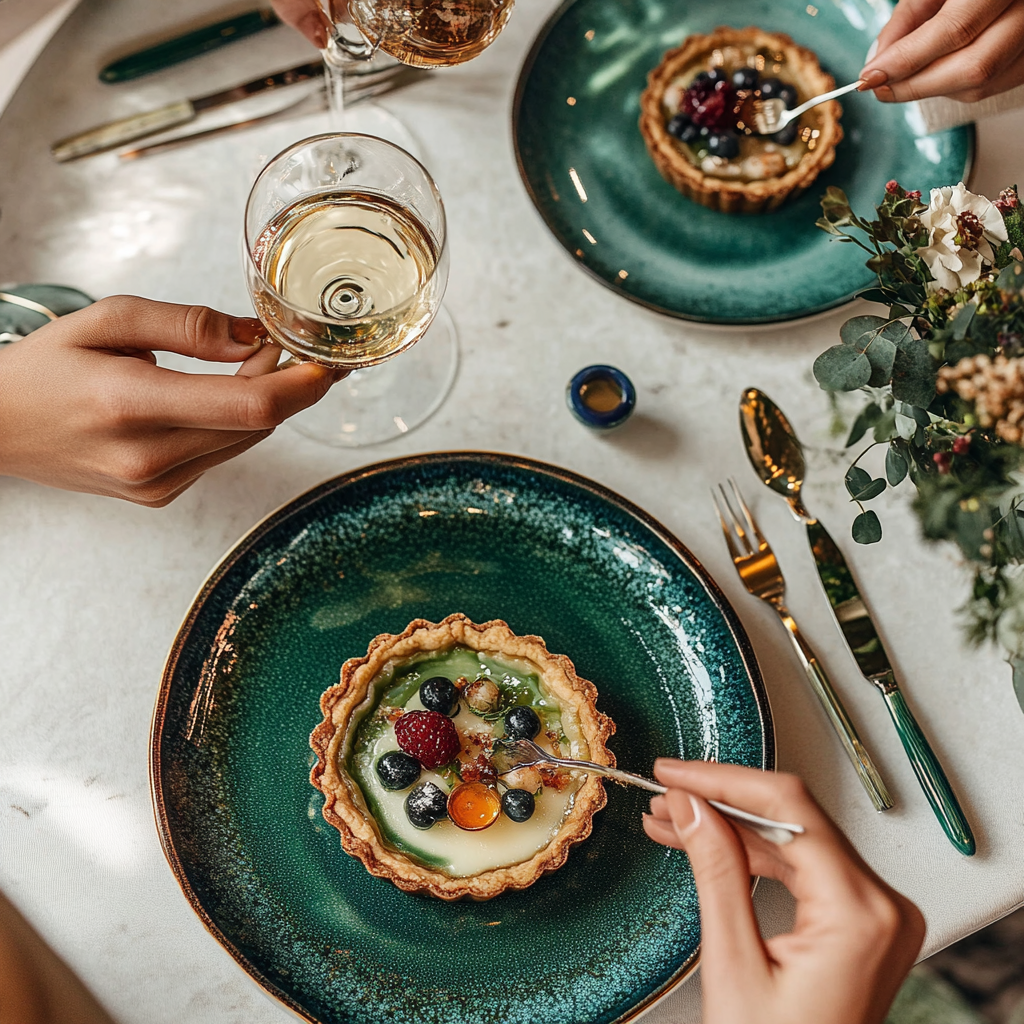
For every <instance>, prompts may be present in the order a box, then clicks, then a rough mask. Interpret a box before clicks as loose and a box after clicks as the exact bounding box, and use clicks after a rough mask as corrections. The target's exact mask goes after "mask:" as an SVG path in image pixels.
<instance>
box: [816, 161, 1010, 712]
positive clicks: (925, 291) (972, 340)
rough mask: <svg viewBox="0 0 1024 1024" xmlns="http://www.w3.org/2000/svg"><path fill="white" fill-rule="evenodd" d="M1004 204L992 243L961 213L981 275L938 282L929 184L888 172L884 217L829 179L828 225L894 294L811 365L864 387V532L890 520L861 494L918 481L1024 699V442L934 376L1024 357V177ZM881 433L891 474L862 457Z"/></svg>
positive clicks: (926, 523) (924, 504)
mask: <svg viewBox="0 0 1024 1024" xmlns="http://www.w3.org/2000/svg"><path fill="white" fill-rule="evenodd" d="M965 195H967V196H969V197H970V200H971V202H972V203H973V204H974V207H973V208H976V209H978V210H982V211H983V212H985V213H988V211H990V209H991V207H990V205H989V204H988V201H987V200H984V199H983V198H981V197H976V196H970V193H965ZM941 198H942V197H941V196H940V197H939V200H941ZM939 200H934V201H933V205H934V202H938V201H939ZM993 205H994V208H995V209H996V210H998V211H999V214H1000V215H1001V217H1002V221H1003V226H1004V228H1005V233H1006V235H1007V239H1006V240H1005V241H1001V240H997V241H999V244H992V242H991V239H990V240H989V241H988V242H986V241H983V240H982V235H981V233H980V229H981V224H980V222H979V220H978V218H977V217H976V216H975V215H974V213H971V212H970V211H968V213H967V214H964V215H962V216H960V217H958V219H957V220H956V224H957V233H956V235H955V238H954V239H953V243H952V244H953V245H955V246H956V247H957V251H958V252H959V251H960V249H963V250H969V251H968V252H967V253H966V254H967V255H968V256H971V255H973V254H974V253H979V254H984V255H983V256H982V263H981V271H980V274H979V275H978V276H977V277H976V279H974V280H969V281H967V282H966V283H962V284H960V285H959V287H957V288H956V289H954V290H949V289H942V288H939V287H938V286H937V282H936V279H935V277H933V275H932V272H931V269H930V266H929V263H928V261H927V259H926V258H925V257H926V256H927V255H931V254H933V252H934V250H929V251H928V252H923V250H926V249H927V248H928V247H929V246H935V245H937V244H939V243H937V242H936V240H935V238H933V237H932V235H933V232H932V231H930V230H929V227H928V223H927V221H928V220H929V218H928V217H927V216H926V215H927V214H929V210H930V207H929V205H926V204H925V203H924V202H922V200H921V194H920V193H919V192H908V191H906V190H905V189H903V188H902V187H900V186H899V185H898V184H897V183H896V182H894V181H892V182H889V184H888V185H887V186H886V191H885V196H884V198H883V200H882V202H881V204H880V205H879V206H878V207H876V211H875V212H876V216H875V218H874V219H872V220H866V219H864V218H862V217H859V216H858V215H857V214H856V213H854V211H853V210H852V209H851V207H850V203H849V201H848V199H847V197H846V195H845V194H844V193H843V192H842V191H841V190H840V189H838V188H835V187H830V188H829V189H828V191H827V193H826V194H825V196H824V197H823V199H822V201H821V207H822V216H821V218H820V219H819V220H818V222H817V224H818V226H819V227H820V228H822V230H824V231H827V232H828V233H829V234H831V235H832V236H833V237H834V238H835V239H836V240H837V241H839V242H843V243H850V244H855V245H859V246H860V247H861V248H863V249H864V250H865V252H866V253H867V254H868V259H867V266H868V267H869V268H870V269H871V270H873V271H874V272H875V274H876V275H877V278H878V282H877V285H876V286H874V287H872V288H869V289H868V290H867V291H865V292H862V293H861V296H860V297H862V298H865V299H868V300H869V301H872V302H878V303H882V304H884V305H886V306H888V315H887V316H856V317H853V318H852V319H850V320H847V321H846V323H845V324H843V326H842V328H841V330H840V341H839V344H837V345H833V346H832V347H831V348H829V349H827V350H826V351H825V352H823V353H822V354H821V355H820V356H818V358H817V359H816V360H815V362H814V376H815V378H816V379H817V380H818V383H819V384H820V385H821V387H822V388H824V389H825V390H828V391H831V392H839V391H841V392H849V391H861V392H863V394H864V395H865V396H866V402H865V404H864V405H863V407H862V408H861V410H860V411H859V413H858V415H857V416H856V418H855V420H854V422H853V426H852V428H851V430H850V433H849V436H848V438H847V441H846V446H847V447H848V448H852V447H853V446H855V445H857V444H858V443H860V442H862V441H863V440H864V439H865V438H867V439H868V444H867V445H866V446H865V447H864V448H863V450H862V451H861V452H860V454H859V455H857V457H856V458H855V459H854V461H853V464H852V465H851V466H850V468H849V470H848V471H847V473H846V488H847V490H848V492H849V494H850V498H851V500H852V501H855V502H856V503H857V504H858V505H859V507H860V509H861V512H860V514H859V515H858V516H857V517H856V519H855V520H854V524H853V538H854V540H856V541H857V542H858V543H862V544H872V543H875V542H877V541H879V540H880V539H881V537H882V525H881V522H880V520H879V519H878V516H877V515H876V514H875V512H874V511H872V510H869V509H866V508H865V507H864V503H865V502H868V501H870V500H872V499H873V498H876V497H878V495H880V494H881V493H882V492H883V491H885V490H886V489H887V488H888V487H896V486H898V485H900V484H901V483H902V482H903V481H904V480H907V479H909V480H910V481H911V483H912V484H913V486H914V487H915V488H916V496H915V498H914V502H913V509H914V511H915V513H916V514H917V516H918V519H919V520H920V523H921V528H922V532H923V534H924V536H925V537H927V538H928V539H930V540H935V541H953V542H954V543H956V544H957V545H958V547H959V548H960V551H961V552H962V553H963V555H964V557H965V558H966V559H968V560H969V561H970V562H971V563H972V565H973V568H974V584H973V588H972V592H971V597H970V599H969V601H968V602H967V605H966V611H967V613H968V618H969V624H968V634H969V636H970V637H971V639H972V640H974V641H982V640H984V639H998V640H999V641H1000V642H1001V643H1002V644H1003V645H1004V646H1006V647H1007V648H1008V649H1009V650H1010V653H1011V656H1013V657H1014V658H1015V659H1018V660H1019V663H1020V665H1021V668H1020V669H1019V674H1021V676H1022V679H1021V684H1022V688H1021V691H1020V693H1021V695H1022V698H1024V577H1022V576H1021V573H1020V571H1019V570H1018V567H1019V566H1020V565H1021V564H1022V563H1024V507H1022V501H1024V494H1022V492H1024V483H1022V480H1021V474H1020V471H1021V470H1022V468H1024V448H1021V447H1020V445H1018V444H1014V443H1010V442H1008V441H1006V440H1004V439H1003V438H1002V437H1000V436H999V434H998V433H997V432H996V431H995V430H994V429H992V427H991V426H984V427H983V426H982V425H981V423H980V422H979V420H980V419H981V417H979V414H978V410H977V409H976V408H975V404H974V403H973V402H968V401H965V400H964V399H963V398H961V397H960V396H959V395H958V394H957V393H956V392H955V391H954V390H950V389H948V388H947V389H945V390H944V391H942V390H940V389H939V388H938V387H937V382H938V375H939V370H940V368H941V367H943V366H952V365H956V364H957V363H958V362H959V361H960V360H962V359H965V358H968V357H974V356H988V357H995V356H997V355H1005V356H1006V357H1008V358H1011V359H1013V358H1020V357H1024V255H1022V252H1024V208H1022V206H1021V203H1020V201H1019V198H1018V195H1017V189H1016V186H1014V187H1013V188H1012V189H1007V190H1005V191H1004V192H1003V193H1002V194H1001V195H1000V198H999V200H997V201H996V203H995V204H993ZM972 218H973V219H972ZM997 223H998V221H997ZM969 276H970V275H969V274H968V275H965V277H969ZM876 445H884V446H885V447H886V455H885V475H884V477H872V475H871V474H870V473H868V472H867V471H866V470H865V469H864V468H862V467H861V466H860V465H859V463H860V462H861V460H862V459H863V457H864V455H865V454H867V452H868V451H870V450H871V449H872V448H874V447H875V446H876ZM1011 626H1012V627H1013V628H1012V629H1011V628H1010V627H1011Z"/></svg>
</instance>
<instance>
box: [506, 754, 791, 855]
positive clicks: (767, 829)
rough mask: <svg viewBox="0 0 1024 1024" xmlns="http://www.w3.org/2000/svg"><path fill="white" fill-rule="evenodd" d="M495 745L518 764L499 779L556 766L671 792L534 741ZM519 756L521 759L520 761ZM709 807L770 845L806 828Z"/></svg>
mask: <svg viewBox="0 0 1024 1024" xmlns="http://www.w3.org/2000/svg"><path fill="white" fill-rule="evenodd" d="M496 745H498V746H499V747H500V749H502V750H503V751H504V752H505V753H506V755H507V756H508V755H511V756H514V757H516V762H515V764H514V765H513V766H512V767H511V768H509V769H508V770H507V771H503V772H501V773H500V774H499V777H500V776H501V775H508V773H509V772H513V771H515V770H516V769H517V768H529V767H531V766H532V765H537V764H553V765H556V766H558V767H559V768H577V769H579V770H580V771H584V772H588V773H589V774H591V775H604V776H605V777H606V778H609V779H611V780H612V781H613V782H618V783H621V784H622V785H624V786H636V787H637V788H638V789H646V790H647V792H648V793H658V794H659V795H664V794H665V793H667V792H668V789H667V788H666V787H665V786H662V785H661V784H660V783H658V782H654V781H652V780H651V779H645V778H644V777H643V776H642V775H634V774H633V773H632V772H624V771H623V770H622V769H621V768H612V767H611V766H610V765H607V764H598V763H597V762H596V761H579V760H576V759H574V758H569V757H555V756H554V755H553V754H549V753H548V752H547V751H546V750H544V748H543V747H539V746H537V744H536V743H534V742H533V740H504V739H499V740H497V741H496ZM519 755H522V756H521V757H520V756H519ZM708 803H709V804H711V806H712V807H714V809H715V810H716V811H718V812H719V814H722V815H724V816H725V817H726V818H732V819H733V821H737V822H739V824H741V825H744V826H745V827H746V828H749V829H750V831H751V832H756V833H757V834H758V835H759V836H761V838H762V839H767V840H768V841H769V842H770V843H775V844H776V845H778V846H784V845H785V844H786V843H791V842H792V841H793V837H794V836H798V835H802V834H803V832H804V831H805V829H804V827H803V825H794V824H792V823H791V822H788V821H774V820H773V819H772V818H762V817H761V815H759V814H751V813H750V811H741V810H740V809H739V808H738V807H731V806H730V805H729V804H723V803H722V802H721V801H720V800H709V801H708Z"/></svg>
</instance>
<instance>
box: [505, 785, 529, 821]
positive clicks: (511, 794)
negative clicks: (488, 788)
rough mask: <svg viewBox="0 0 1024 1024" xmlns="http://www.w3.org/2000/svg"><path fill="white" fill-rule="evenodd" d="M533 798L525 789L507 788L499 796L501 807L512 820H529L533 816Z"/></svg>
mask: <svg viewBox="0 0 1024 1024" xmlns="http://www.w3.org/2000/svg"><path fill="white" fill-rule="evenodd" d="M533 808H534V799H533V794H532V793H527V791H526V790H525V789H508V790H506V791H505V794H504V796H502V798H501V809H502V810H503V811H504V812H505V813H506V814H507V815H508V816H509V817H510V818H511V819H512V820H513V821H529V820H530V818H531V817H533Z"/></svg>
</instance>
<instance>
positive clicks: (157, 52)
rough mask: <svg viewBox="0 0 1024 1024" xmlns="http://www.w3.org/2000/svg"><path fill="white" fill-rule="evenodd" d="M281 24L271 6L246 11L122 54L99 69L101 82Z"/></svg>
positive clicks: (137, 75)
mask: <svg viewBox="0 0 1024 1024" xmlns="http://www.w3.org/2000/svg"><path fill="white" fill-rule="evenodd" d="M280 24H281V20H280V19H279V18H278V16H277V14H276V13H275V12H274V10H273V9H272V8H270V7H264V8H258V9H257V10H255V11H247V12H246V13H245V14H239V15H236V16H235V17H234V18H228V19H227V20H226V21H218V22H216V23H215V24H213V25H203V26H202V28H197V29H194V30H193V31H191V32H186V33H185V34H184V35H180V36H175V37H174V38H172V39H165V40H164V41H163V42H162V43H157V44H156V45H155V46H148V47H146V49H144V50H138V51H136V52H135V53H130V54H128V55H127V56H125V57H121V58H120V59H119V60H115V61H114V62H113V63H112V64H108V65H107V66H106V67H105V68H103V69H102V70H101V71H100V81H101V82H108V83H113V82H129V81H131V80H132V79H133V78H141V77H142V76H143V75H151V74H153V73H154V72H156V71H162V70H163V69H164V68H169V67H173V66H174V65H175V64H180V63H181V62H182V61H185V60H191V59H192V58H193V57H198V56H200V55H201V54H204V53H209V51H210V50H215V49H218V48H219V47H221V46H226V45H227V44H228V43H233V42H235V41H236V40H238V39H244V38H245V37H246V36H251V35H254V34H255V33H257V32H262V31H263V30H264V29H268V28H273V27H274V26H275V25H280Z"/></svg>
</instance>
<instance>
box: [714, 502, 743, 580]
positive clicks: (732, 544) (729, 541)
mask: <svg viewBox="0 0 1024 1024" xmlns="http://www.w3.org/2000/svg"><path fill="white" fill-rule="evenodd" d="M711 500H712V501H713V502H714V503H715V511H716V512H717V513H718V521H719V522H720V523H721V524H722V533H723V534H724V535H725V544H726V547H728V549H729V555H730V556H731V557H732V560H733V561H734V562H736V561H738V560H739V559H741V558H742V557H743V555H742V554H741V553H740V551H739V549H738V548H737V547H736V541H735V539H734V537H733V532H732V530H730V529H729V527H728V526H727V525H726V522H725V516H724V515H723V514H722V506H721V505H720V504H719V501H718V495H717V494H715V492H714V491H712V492H711Z"/></svg>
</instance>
